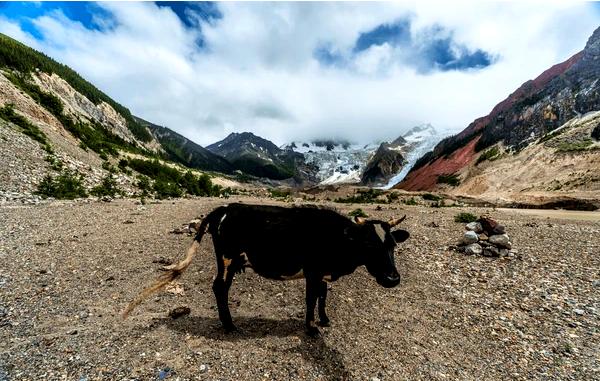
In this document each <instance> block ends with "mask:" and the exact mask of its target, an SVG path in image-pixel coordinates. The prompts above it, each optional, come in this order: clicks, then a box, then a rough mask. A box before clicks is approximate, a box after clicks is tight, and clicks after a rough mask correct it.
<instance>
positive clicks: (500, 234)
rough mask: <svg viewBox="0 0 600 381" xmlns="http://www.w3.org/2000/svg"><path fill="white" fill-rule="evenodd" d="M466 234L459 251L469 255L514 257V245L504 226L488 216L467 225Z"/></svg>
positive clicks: (458, 248) (458, 247)
mask: <svg viewBox="0 0 600 381" xmlns="http://www.w3.org/2000/svg"><path fill="white" fill-rule="evenodd" d="M465 229H466V231H465V233H464V235H463V237H462V240H461V242H460V243H459V245H458V246H457V250H458V251H460V252H462V253H465V254H467V255H483V256H485V257H514V256H515V253H514V251H513V250H512V243H511V242H510V238H509V237H508V234H506V229H505V228H504V226H502V225H500V224H499V223H497V222H496V221H494V220H493V219H491V218H490V217H487V216H481V217H479V219H478V220H477V221H474V222H469V223H468V224H466V225H465Z"/></svg>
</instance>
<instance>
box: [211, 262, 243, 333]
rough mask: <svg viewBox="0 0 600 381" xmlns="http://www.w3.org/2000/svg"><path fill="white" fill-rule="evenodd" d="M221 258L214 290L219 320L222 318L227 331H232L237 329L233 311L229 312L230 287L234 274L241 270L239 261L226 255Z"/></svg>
mask: <svg viewBox="0 0 600 381" xmlns="http://www.w3.org/2000/svg"><path fill="white" fill-rule="evenodd" d="M221 258H222V259H221V263H219V266H218V269H219V271H218V274H217V277H216V278H215V280H214V282H213V292H214V293H215V298H216V299H217V308H218V310H219V320H221V323H222V324H223V328H225V331H227V332H231V331H235V330H236V327H235V325H234V324H233V321H232V319H231V312H229V288H230V287H231V283H233V276H234V275H235V273H236V272H237V271H239V268H238V266H239V261H237V260H231V259H227V258H226V257H221ZM217 260H219V259H217Z"/></svg>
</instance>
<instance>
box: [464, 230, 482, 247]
mask: <svg viewBox="0 0 600 381" xmlns="http://www.w3.org/2000/svg"><path fill="white" fill-rule="evenodd" d="M477 241H479V236H478V235H477V233H475V232H474V231H470V230H469V231H466V232H465V234H464V235H463V240H462V242H463V243H464V244H465V245H470V244H472V243H475V242H477Z"/></svg>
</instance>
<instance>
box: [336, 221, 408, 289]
mask: <svg viewBox="0 0 600 381" xmlns="http://www.w3.org/2000/svg"><path fill="white" fill-rule="evenodd" d="M405 218H406V216H404V217H402V218H399V219H391V220H389V221H379V220H365V219H364V218H360V217H357V218H355V219H354V224H353V225H352V226H350V227H349V228H347V229H346V236H347V237H348V239H349V240H350V241H351V247H352V249H353V251H354V252H355V253H356V254H357V255H358V256H359V257H360V261H361V262H362V263H364V264H365V265H366V267H367V271H369V273H370V274H371V275H373V277H375V280H377V283H379V284H380V285H382V286H383V287H386V288H391V287H396V286H397V285H398V284H399V283H400V274H399V273H398V270H397V269H396V264H395V262H394V249H395V247H396V244H398V243H401V242H404V241H406V240H407V239H408V237H409V236H410V234H409V233H408V232H407V231H406V230H394V231H392V228H393V227H394V226H396V225H398V224H399V223H400V222H402V221H403V220H404V219H405Z"/></svg>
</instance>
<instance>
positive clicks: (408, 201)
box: [402, 197, 419, 205]
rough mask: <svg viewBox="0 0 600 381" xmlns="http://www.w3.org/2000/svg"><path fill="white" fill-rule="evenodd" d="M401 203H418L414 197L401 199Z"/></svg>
mask: <svg viewBox="0 0 600 381" xmlns="http://www.w3.org/2000/svg"><path fill="white" fill-rule="evenodd" d="M402 203H403V204H405V205H419V203H418V202H417V200H415V198H414V197H411V198H408V199H406V198H405V199H404V200H402Z"/></svg>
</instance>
